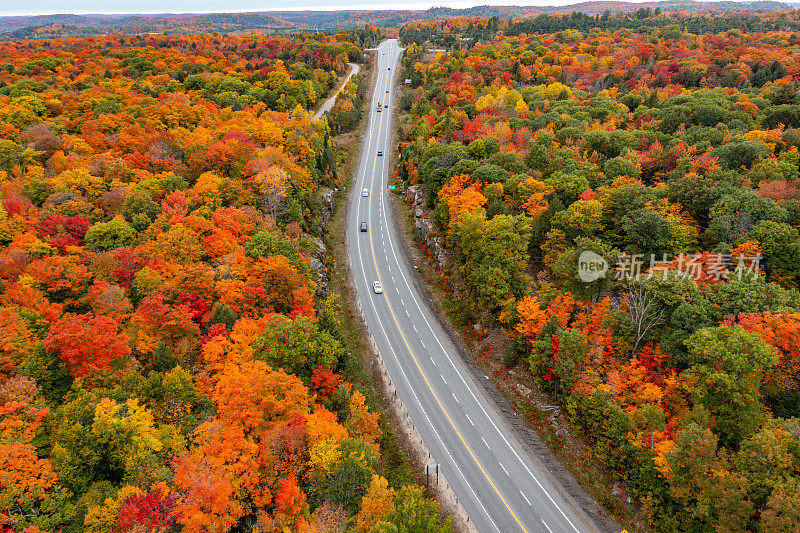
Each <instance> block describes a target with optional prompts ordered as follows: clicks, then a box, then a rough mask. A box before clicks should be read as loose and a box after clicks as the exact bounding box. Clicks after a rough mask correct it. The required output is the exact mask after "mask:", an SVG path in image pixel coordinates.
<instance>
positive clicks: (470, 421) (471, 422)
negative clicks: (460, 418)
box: [464, 413, 475, 426]
mask: <svg viewBox="0 0 800 533" xmlns="http://www.w3.org/2000/svg"><path fill="white" fill-rule="evenodd" d="M464 414H465V415H467V413H464ZM467 420H469V423H470V424H472V425H473V426H474V425H475V422H473V421H472V419H471V418H470V417H469V415H467Z"/></svg>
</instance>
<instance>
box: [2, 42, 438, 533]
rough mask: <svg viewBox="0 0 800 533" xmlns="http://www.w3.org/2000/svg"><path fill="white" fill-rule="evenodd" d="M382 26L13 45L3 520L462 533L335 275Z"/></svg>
mask: <svg viewBox="0 0 800 533" xmlns="http://www.w3.org/2000/svg"><path fill="white" fill-rule="evenodd" d="M375 37H376V33H375V32H374V31H373V30H369V29H367V30H363V31H360V30H354V31H352V32H351V33H350V34H347V33H343V34H337V35H332V36H323V35H317V36H304V35H300V36H296V37H293V38H282V37H272V38H254V37H247V38H235V37H227V36H219V35H217V34H209V35H198V36H190V37H171V38H170V37H142V36H133V37H125V36H120V37H115V36H112V37H97V38H93V37H91V38H86V39H68V40H39V41H8V42H4V43H3V44H2V45H0V102H1V103H0V106H1V107H2V110H0V130H2V134H0V137H2V140H0V191H2V192H0V195H2V209H1V210H0V235H1V236H0V240H2V251H0V279H1V280H2V281H0V304H2V307H0V375H2V377H0V528H3V530H4V531H12V530H13V531H23V530H24V531H94V532H98V533H99V532H110V531H170V530H184V531H209V532H211V531H214V532H221V531H231V530H237V531H250V530H252V531H264V532H266V531H304V532H312V531H319V532H323V531H330V532H332V531H342V530H343V528H345V527H347V528H348V529H351V530H358V531H365V532H366V531H370V530H372V528H373V527H375V526H376V525H377V524H379V523H381V524H383V526H381V527H403V524H406V526H408V524H407V523H408V522H409V521H411V522H413V521H414V520H416V521H417V526H416V527H421V528H424V529H427V530H435V529H436V528H438V527H441V528H442V531H446V530H449V528H448V526H447V525H446V524H443V523H441V524H440V521H439V516H438V512H437V506H436V504H435V503H434V502H433V501H431V500H430V499H428V498H426V497H425V496H424V495H423V494H422V491H421V489H419V488H418V487H417V486H416V485H414V484H413V483H410V484H409V481H410V480H408V479H406V478H407V477H408V476H407V475H406V474H404V473H403V472H402V464H401V465H400V467H398V466H397V464H396V463H397V462H398V460H397V459H392V454H395V455H396V453H397V452H396V450H395V449H394V448H392V446H391V443H390V442H388V440H387V439H388V437H387V436H386V435H384V434H383V432H382V429H381V427H382V426H383V422H379V415H378V413H377V412H376V411H375V409H374V400H371V399H370V398H371V395H372V392H371V390H370V389H369V387H366V386H365V385H364V384H363V383H358V384H354V383H351V382H349V381H348V379H347V376H348V375H349V374H353V372H352V371H348V370H347V369H348V368H349V367H353V366H355V365H357V363H356V362H355V361H353V356H352V354H351V353H350V351H349V350H348V349H347V347H346V346H345V345H344V344H343V339H342V332H341V322H340V313H341V304H340V303H339V297H338V295H337V294H335V293H334V292H333V291H331V290H330V289H329V288H328V284H327V281H326V276H327V274H326V268H325V264H326V258H325V246H324V244H323V241H322V239H321V236H322V234H323V232H322V229H323V227H324V225H325V223H326V220H327V218H328V216H329V215H330V209H329V208H330V206H329V203H326V200H325V198H326V195H327V196H330V192H331V190H332V189H334V188H336V187H339V186H342V177H341V175H340V174H339V173H338V170H337V169H338V167H339V164H340V162H341V161H340V156H339V154H338V152H337V150H336V148H335V147H334V146H333V144H332V142H331V138H330V134H331V131H335V132H341V131H346V130H349V129H352V128H353V127H355V125H356V124H357V122H358V113H357V110H356V108H355V106H360V98H361V97H362V96H363V90H364V87H363V86H364V83H363V81H361V80H360V79H358V78H356V79H354V80H353V81H351V82H350V83H349V84H348V85H347V86H346V87H345V89H344V91H343V93H342V98H340V99H339V101H337V105H336V107H335V109H334V110H333V111H332V113H331V116H330V121H328V120H327V119H326V120H322V121H314V120H312V116H313V112H314V109H315V107H316V106H317V105H318V104H319V103H320V102H321V101H322V100H323V99H324V98H326V97H327V95H328V94H329V93H330V92H331V90H332V89H333V88H334V86H335V85H336V84H337V82H338V79H339V76H340V75H343V74H344V73H346V71H347V69H348V65H347V63H348V62H350V61H358V62H363V61H364V56H363V53H362V48H363V47H364V46H369V45H370V44H371V43H372V40H373V39H374V38H375ZM348 373H349V374H348ZM389 440H390V439H389ZM387 446H388V452H387V451H386V450H387ZM400 462H401V463H402V461H400ZM398 468H399V469H400V473H398ZM387 478H388V479H387ZM411 509H413V510H414V511H415V512H414V513H410V511H409V510H411ZM410 515H413V516H412V517H411V518H409V516H410ZM420 524H422V525H420ZM408 527H410V526H408ZM382 530H387V531H388V530H391V529H382ZM394 530H395V531H396V529H394Z"/></svg>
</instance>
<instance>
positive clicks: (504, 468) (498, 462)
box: [497, 461, 511, 477]
mask: <svg viewBox="0 0 800 533" xmlns="http://www.w3.org/2000/svg"><path fill="white" fill-rule="evenodd" d="M497 464H499V465H500V468H502V469H503V472H505V473H506V475H507V476H509V477H511V474H509V473H508V470H506V467H504V466H503V463H501V462H500V461H497Z"/></svg>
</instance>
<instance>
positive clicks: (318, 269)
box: [308, 236, 330, 303]
mask: <svg viewBox="0 0 800 533" xmlns="http://www.w3.org/2000/svg"><path fill="white" fill-rule="evenodd" d="M308 239H309V241H310V242H311V243H312V244H313V246H314V249H313V250H312V252H311V260H310V261H309V262H308V266H309V267H311V270H313V271H314V273H315V275H314V282H316V284H317V288H316V289H315V291H314V301H316V302H318V303H321V302H324V301H325V300H326V299H327V298H328V296H329V295H330V285H329V284H328V275H327V272H326V271H325V270H326V267H327V264H328V248H327V247H326V246H325V243H324V242H322V239H320V238H317V237H312V236H309V237H308Z"/></svg>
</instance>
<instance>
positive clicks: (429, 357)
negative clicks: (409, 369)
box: [428, 355, 436, 366]
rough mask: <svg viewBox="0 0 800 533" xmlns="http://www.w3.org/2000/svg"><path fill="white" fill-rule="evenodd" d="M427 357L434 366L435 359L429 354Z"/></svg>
mask: <svg viewBox="0 0 800 533" xmlns="http://www.w3.org/2000/svg"><path fill="white" fill-rule="evenodd" d="M428 359H430V360H431V363H433V366H436V361H434V360H433V357H431V356H430V355H429V356H428Z"/></svg>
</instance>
